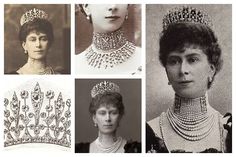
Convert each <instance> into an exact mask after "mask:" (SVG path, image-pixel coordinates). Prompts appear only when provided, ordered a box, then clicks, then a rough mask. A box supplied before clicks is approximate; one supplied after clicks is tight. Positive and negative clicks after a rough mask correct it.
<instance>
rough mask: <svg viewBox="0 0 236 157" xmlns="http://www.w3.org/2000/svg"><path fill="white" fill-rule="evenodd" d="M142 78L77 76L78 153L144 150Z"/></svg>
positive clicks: (134, 151)
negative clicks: (84, 77) (142, 144)
mask: <svg viewBox="0 0 236 157" xmlns="http://www.w3.org/2000/svg"><path fill="white" fill-rule="evenodd" d="M141 117H142V116H141V80H140V79H132V80H131V79H76V80H75V153H141Z"/></svg>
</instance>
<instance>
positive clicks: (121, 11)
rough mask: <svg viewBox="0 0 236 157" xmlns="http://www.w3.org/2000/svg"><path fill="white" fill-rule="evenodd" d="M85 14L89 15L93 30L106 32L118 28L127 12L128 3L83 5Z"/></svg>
mask: <svg viewBox="0 0 236 157" xmlns="http://www.w3.org/2000/svg"><path fill="white" fill-rule="evenodd" d="M84 10H85V12H86V14H87V15H91V17H92V23H93V29H94V32H100V33H108V32H113V31H115V30H117V29H119V28H120V27H121V26H122V24H123V23H124V20H125V16H126V15H127V14H128V4H89V5H84Z"/></svg>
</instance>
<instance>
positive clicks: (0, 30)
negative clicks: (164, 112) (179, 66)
mask: <svg viewBox="0 0 236 157" xmlns="http://www.w3.org/2000/svg"><path fill="white" fill-rule="evenodd" d="M119 2H123V3H124V2H125V3H130V4H142V27H141V28H142V65H143V73H142V75H141V76H134V77H133V76H132V77H130V76H127V77H124V76H119V75H112V76H111V75H109V76H104V75H103V76H86V75H85V76H81V77H79V78H91V77H94V78H131V79H132V78H141V79H142V141H141V142H142V153H141V154H88V153H87V154H75V153H74V137H75V136H74V128H75V127H74V105H72V109H71V110H72V145H71V148H72V149H71V151H70V152H65V151H56V152H55V151H54V152H34V151H30V152H29V151H27V150H22V151H20V152H15V151H14V152H11V151H5V150H3V149H4V148H3V127H0V128H1V129H0V156H1V157H4V156H8V157H18V156H24V157H28V156H34V157H42V156H45V157H46V156H53V157H65V156H72V157H73V156H86V157H88V156H92V155H95V156H97V157H102V156H108V155H109V156H110V155H112V156H117V157H118V156H119V157H120V156H140V157H141V156H153V157H154V156H160V157H162V156H170V155H171V154H146V153H145V121H146V77H145V73H146V68H145V60H146V55H145V53H146V50H145V47H146V42H145V41H146V40H145V39H146V17H145V15H146V6H145V4H190V3H191V4H232V80H235V79H236V76H235V66H236V62H235V60H236V58H235V57H236V56H235V54H234V52H235V46H234V44H235V35H236V34H235V33H236V32H235V26H236V25H235V20H236V11H235V9H236V7H235V4H236V2H235V0H191V1H190V0H126V1H118V3H119ZM78 3H81V4H82V3H103V4H106V3H117V0H1V1H0V14H1V15H0V41H1V43H0V50H1V53H0V62H1V68H0V85H1V86H0V87H1V90H0V94H1V96H0V97H1V102H2V103H1V105H0V126H3V110H4V106H3V100H4V98H3V94H4V92H5V91H8V90H9V88H12V87H14V86H13V84H8V80H15V81H16V82H15V85H17V84H21V83H22V82H25V81H27V80H32V79H33V78H35V79H40V78H42V76H32V75H31V76H21V77H19V76H10V75H8V76H6V75H4V4H71V75H64V76H62V75H58V76H43V79H48V80H49V82H50V80H54V79H58V80H57V83H64V79H66V80H67V81H68V82H70V85H69V87H71V89H68V90H71V92H72V94H71V96H72V97H71V99H72V104H75V102H74V100H75V99H74V97H75V94H74V91H75V88H74V82H75V81H74V80H75V79H76V78H78V77H77V76H76V75H75V73H74V71H75V70H74V69H75V66H74V65H75V62H74V51H75V16H74V5H75V4H78ZM16 51H17V50H16ZM57 83H56V84H57ZM234 95H235V83H234V82H233V81H232V113H235V109H236V108H235V106H234V104H235V102H236V101H235V99H236V98H235V97H234ZM233 121H235V116H233ZM233 131H234V128H233ZM234 132H235V131H234ZM235 140H236V136H235V134H234V133H233V153H231V154H208V155H209V156H213V155H214V156H215V155H217V156H232V155H233V154H236V153H235V151H236V146H235V145H234V144H235ZM174 155H175V156H182V155H186V156H200V155H202V154H200V153H195V154H188V153H187V154H181V153H180V154H178V153H176V154H174ZM204 156H205V154H204Z"/></svg>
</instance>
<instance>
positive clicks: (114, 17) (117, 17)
mask: <svg viewBox="0 0 236 157" xmlns="http://www.w3.org/2000/svg"><path fill="white" fill-rule="evenodd" d="M119 18H120V16H106V17H105V19H108V20H113V21H114V20H117V19H119Z"/></svg>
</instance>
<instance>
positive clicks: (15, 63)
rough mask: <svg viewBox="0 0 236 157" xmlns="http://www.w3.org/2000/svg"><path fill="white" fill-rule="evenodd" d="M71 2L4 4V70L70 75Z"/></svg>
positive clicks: (20, 72) (19, 72) (14, 72)
mask: <svg viewBox="0 0 236 157" xmlns="http://www.w3.org/2000/svg"><path fill="white" fill-rule="evenodd" d="M70 64H71V63H70V5H68V4H5V5H4V73H5V74H16V75H18V74H19V75H22V74H23V75H24V74H35V75H52V74H70Z"/></svg>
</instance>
